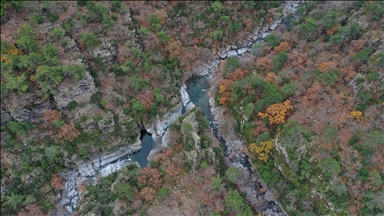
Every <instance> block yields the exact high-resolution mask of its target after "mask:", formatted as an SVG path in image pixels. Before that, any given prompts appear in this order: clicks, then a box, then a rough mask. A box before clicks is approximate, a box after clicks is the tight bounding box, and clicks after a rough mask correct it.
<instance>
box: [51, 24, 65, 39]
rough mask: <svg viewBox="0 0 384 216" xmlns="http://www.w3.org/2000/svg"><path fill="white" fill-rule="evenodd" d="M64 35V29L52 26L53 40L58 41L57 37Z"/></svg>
mask: <svg viewBox="0 0 384 216" xmlns="http://www.w3.org/2000/svg"><path fill="white" fill-rule="evenodd" d="M64 35H65V31H64V30H63V29H60V28H57V27H55V28H53V30H52V32H51V36H52V38H53V39H54V40H55V41H58V40H59V39H61V38H62V37H64Z"/></svg>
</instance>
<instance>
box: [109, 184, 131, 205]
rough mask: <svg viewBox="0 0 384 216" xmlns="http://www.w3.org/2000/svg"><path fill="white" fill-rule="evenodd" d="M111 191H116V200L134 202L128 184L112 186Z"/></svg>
mask: <svg viewBox="0 0 384 216" xmlns="http://www.w3.org/2000/svg"><path fill="white" fill-rule="evenodd" d="M113 190H114V191H116V196H117V198H118V199H124V200H125V201H127V202H133V201H134V200H135V199H134V197H135V193H134V192H133V191H132V189H131V185H130V184H129V183H125V184H124V183H117V184H115V185H114V187H113Z"/></svg>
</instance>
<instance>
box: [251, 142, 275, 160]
mask: <svg viewBox="0 0 384 216" xmlns="http://www.w3.org/2000/svg"><path fill="white" fill-rule="evenodd" d="M273 147H274V145H273V139H271V140H267V141H264V142H260V144H259V145H257V144H256V143H251V145H250V146H249V150H250V151H251V152H253V153H256V154H257V155H258V158H259V160H261V161H264V162H267V161H268V159H269V156H270V155H271V151H272V149H273Z"/></svg>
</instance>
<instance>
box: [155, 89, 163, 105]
mask: <svg viewBox="0 0 384 216" xmlns="http://www.w3.org/2000/svg"><path fill="white" fill-rule="evenodd" d="M153 92H154V96H155V101H156V103H157V104H161V103H163V102H164V96H163V94H162V93H161V90H160V89H159V88H157V87H155V89H154V91H153Z"/></svg>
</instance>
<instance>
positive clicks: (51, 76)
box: [32, 65, 63, 98]
mask: <svg viewBox="0 0 384 216" xmlns="http://www.w3.org/2000/svg"><path fill="white" fill-rule="evenodd" d="M32 79H33V80H36V81H37V82H38V83H39V85H40V90H39V92H38V94H40V95H43V96H44V97H46V98H48V97H49V95H51V94H56V85H57V84H59V83H60V82H61V80H62V79H63V70H62V68H61V67H59V66H54V67H49V66H47V65H42V66H39V67H38V68H37V69H36V74H35V75H33V76H32Z"/></svg>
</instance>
